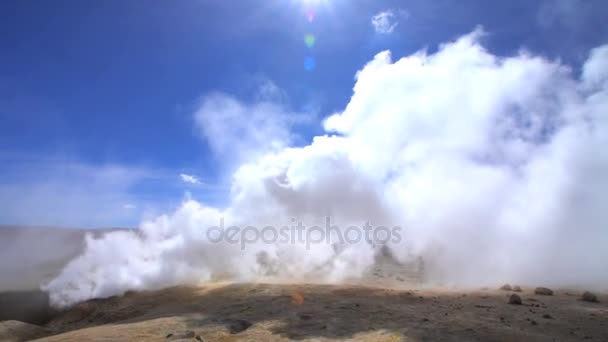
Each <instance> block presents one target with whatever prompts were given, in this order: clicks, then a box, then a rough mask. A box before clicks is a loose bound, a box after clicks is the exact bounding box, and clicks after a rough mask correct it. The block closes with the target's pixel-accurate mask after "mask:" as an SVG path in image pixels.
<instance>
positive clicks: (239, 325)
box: [224, 319, 252, 334]
mask: <svg viewBox="0 0 608 342" xmlns="http://www.w3.org/2000/svg"><path fill="white" fill-rule="evenodd" d="M224 323H225V324H226V325H227V327H228V331H230V333H231V334H238V333H240V332H243V331H245V330H247V329H249V327H251V326H252V324H251V322H249V321H246V320H244V319H227V320H225V321H224Z"/></svg>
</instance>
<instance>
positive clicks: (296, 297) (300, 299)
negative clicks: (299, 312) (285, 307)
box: [291, 292, 304, 305]
mask: <svg viewBox="0 0 608 342" xmlns="http://www.w3.org/2000/svg"><path fill="white" fill-rule="evenodd" d="M291 303H293V304H296V305H302V304H303V303H304V296H303V295H302V294H301V293H300V292H294V293H292V294H291Z"/></svg>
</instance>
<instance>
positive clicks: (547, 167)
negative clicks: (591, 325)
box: [45, 30, 608, 305]
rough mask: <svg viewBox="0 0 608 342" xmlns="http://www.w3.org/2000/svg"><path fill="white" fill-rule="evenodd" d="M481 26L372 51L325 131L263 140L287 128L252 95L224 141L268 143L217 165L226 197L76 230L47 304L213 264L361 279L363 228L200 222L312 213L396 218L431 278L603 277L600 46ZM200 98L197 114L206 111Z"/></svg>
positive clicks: (604, 110) (562, 280) (603, 80)
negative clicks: (73, 252)
mask: <svg viewBox="0 0 608 342" xmlns="http://www.w3.org/2000/svg"><path fill="white" fill-rule="evenodd" d="M482 35H483V32H481V30H476V31H474V32H472V33H471V34H468V35H465V36H463V37H461V38H460V39H458V40H457V41H455V42H451V43H449V44H445V45H443V46H441V47H440V49H439V51H437V52H436V53H434V54H428V53H426V52H424V51H420V52H418V53H416V54H414V55H411V56H409V57H405V58H402V59H400V60H398V61H396V62H393V61H392V60H391V55H390V53H389V52H388V51H385V52H381V53H379V54H378V55H377V56H376V57H375V58H374V59H373V60H372V61H370V62H369V63H368V64H367V65H366V66H365V67H364V68H363V69H362V70H361V71H359V72H358V73H357V77H356V84H355V87H354V94H353V96H352V98H351V100H350V103H348V105H347V106H346V109H345V110H344V111H343V112H341V113H336V114H333V115H331V116H329V117H328V118H327V119H326V120H325V121H324V128H325V130H326V132H327V135H324V136H317V137H315V138H314V139H313V141H312V143H310V144H309V145H308V146H305V147H298V148H284V147H280V146H281V145H280V144H276V143H275V140H276V139H279V140H280V139H282V137H287V136H290V134H289V132H283V131H281V129H282V128H285V129H288V127H289V125H288V124H284V123H279V124H275V125H272V126H269V125H271V124H272V123H269V122H266V121H267V120H262V119H259V118H260V115H261V114H260V111H261V110H263V109H264V108H269V109H271V110H272V112H273V114H272V115H273V116H277V111H280V110H281V107H280V106H279V105H274V106H267V105H256V106H255V108H253V109H254V110H255V113H256V116H255V117H256V118H258V119H259V120H258V121H260V122H261V124H262V125H264V126H265V127H266V130H260V131H257V133H256V134H253V135H252V133H251V132H249V133H243V132H240V133H239V132H236V133H234V136H232V137H230V138H233V139H236V140H238V139H239V137H247V136H254V137H255V139H254V140H255V142H256V143H259V144H261V145H264V142H265V141H267V142H273V143H272V144H267V145H268V146H270V147H269V148H267V149H266V150H265V151H266V152H265V153H264V154H261V156H260V157H256V158H255V159H254V160H249V161H247V162H245V163H244V164H243V165H241V166H240V167H239V168H238V169H237V170H236V172H234V175H233V182H232V191H231V194H230V198H231V201H230V204H229V205H228V206H227V207H226V208H224V209H220V208H214V207H209V206H207V205H205V204H203V203H198V202H196V201H193V200H188V201H186V202H185V203H183V205H182V206H181V207H180V208H179V209H178V210H177V211H176V212H175V213H173V214H170V215H166V216H161V217H159V218H157V219H156V220H154V221H149V222H145V223H143V224H142V226H141V231H140V232H139V233H137V234H136V233H132V232H116V233H111V234H109V235H107V236H106V237H105V238H103V239H93V238H89V239H88V240H87V246H86V251H85V253H84V254H83V255H81V256H80V257H78V258H76V259H75V260H73V261H72V262H71V263H70V264H69V265H68V266H67V267H66V268H65V269H64V270H63V272H62V273H61V275H60V276H59V277H57V278H56V279H54V280H53V281H51V282H50V283H49V284H48V285H47V286H46V287H45V289H46V290H48V291H49V292H50V294H51V297H52V301H53V303H55V304H56V305H69V304H72V303H75V302H77V301H81V300H85V299H88V298H92V297H104V296H109V295H114V294H121V293H123V292H125V291H126V290H129V289H149V288H159V287H163V286H169V285H174V284H180V283H195V282H204V281H209V280H213V279H218V278H223V277H228V278H230V279H235V280H237V281H238V280H243V281H248V280H254V279H257V278H258V277H259V276H260V275H265V274H269V273H270V274H274V275H275V276H276V277H279V278H289V279H302V280H306V281H311V279H313V280H314V279H318V280H319V281H340V280H342V279H346V278H348V277H356V276H358V275H360V274H362V272H364V271H365V269H366V268H367V267H368V266H370V265H371V264H372V263H373V262H374V254H375V252H376V250H377V247H374V246H372V245H371V244H369V243H367V242H365V241H361V242H359V243H354V244H346V245H342V246H338V247H336V246H335V245H332V244H327V243H317V244H313V245H311V246H310V247H309V248H307V247H306V245H303V244H297V243H296V244H291V243H279V242H277V243H264V242H262V241H258V242H257V243H252V244H249V245H247V246H246V248H245V249H241V246H240V245H239V244H228V243H219V244H218V243H212V242H211V241H210V240H209V239H210V237H209V234H207V229H208V228H209V227H212V226H217V225H218V224H219V222H220V221H221V219H223V220H224V222H225V223H226V224H227V225H239V226H241V227H245V226H248V225H255V226H256V227H264V226H265V225H269V224H270V225H274V226H276V227H279V226H282V225H286V224H290V223H291V222H292V221H291V219H292V218H296V219H297V220H301V221H303V222H308V223H314V222H317V223H318V222H322V220H323V217H325V216H326V215H329V216H331V217H332V222H334V223H336V224H338V225H340V226H342V227H346V226H348V225H352V224H355V225H359V226H361V225H362V224H363V223H364V222H366V221H370V222H372V224H374V225H380V224H384V225H388V226H391V227H392V226H394V225H398V226H400V227H402V232H401V237H402V239H400V241H398V242H394V241H393V242H389V243H388V246H389V248H390V249H391V250H392V252H393V254H394V255H395V257H396V258H398V259H400V260H403V261H405V260H408V259H409V258H412V257H417V256H422V257H423V258H424V260H425V261H426V263H427V266H426V270H427V273H428V274H427V275H426V276H427V279H428V281H429V282H430V283H434V284H442V285H453V286H471V285H483V284H495V283H498V282H504V281H508V282H518V283H522V284H537V283H542V284H547V285H564V286H567V285H581V286H583V285H584V286H590V287H595V288H597V287H602V288H606V287H608V272H606V261H608V226H607V222H608V148H607V147H608V45H606V46H602V47H599V48H597V49H594V50H592V51H591V52H590V56H589V58H588V60H587V61H586V62H585V63H584V66H583V68H582V70H581V72H580V73H579V72H578V71H577V70H573V69H571V68H569V67H568V66H565V65H563V64H561V63H560V62H559V61H550V60H547V59H544V58H542V57H539V56H534V55H531V54H530V53H528V52H525V51H522V52H521V53H519V54H518V55H516V56H513V57H508V58H502V57H497V56H494V55H492V54H491V53H489V52H488V51H486V50H484V48H483V47H482V46H481V45H480V44H479V39H480V37H481V36H482ZM214 101H216V102H214V103H213V106H210V105H209V104H203V108H204V111H205V112H204V113H202V114H201V112H199V113H197V115H205V113H206V112H208V111H209V108H220V107H221V104H220V105H218V102H217V98H215V99H214ZM214 106H215V107H214ZM233 106H242V104H238V103H235V104H233ZM239 108H240V110H241V111H243V108H241V107H239ZM201 110H203V109H201ZM218 110H219V109H218ZM245 112H246V110H245ZM207 114H209V113H207ZM209 115H211V114H209ZM262 117H263V116H262ZM232 121H234V120H232ZM234 122H238V120H236V121H234ZM239 125H241V126H243V124H242V123H239ZM241 126H239V127H241ZM268 127H270V128H272V129H268ZM277 127H278V128H277ZM286 127H287V128H286ZM258 128H259V127H258ZM240 129H245V128H243V127H241V128H240ZM248 129H256V127H249V128H248ZM211 131H212V132H216V131H218V127H213V129H212V130H211ZM219 131H220V132H221V131H222V130H221V129H219ZM264 132H270V133H273V132H274V133H277V134H278V137H277V136H264V137H261V136H260V135H259V134H262V133H264ZM254 133H255V132H254ZM258 133H259V134H258ZM274 133H273V134H274ZM262 138H263V139H262ZM218 139H220V137H218ZM283 140H284V139H283ZM281 141H282V140H281ZM242 143H243V141H242V140H239V144H242ZM216 144H217V142H216ZM242 145H243V144H242ZM244 145H246V144H244ZM221 146H224V145H221ZM233 146H239V145H233ZM277 146H279V147H277ZM245 147H247V148H251V146H245ZM225 150H230V149H228V148H225ZM236 152H238V151H233V152H231V153H230V154H225V155H223V157H224V158H230V157H231V154H234V153H236ZM269 270H271V272H270V271H269Z"/></svg>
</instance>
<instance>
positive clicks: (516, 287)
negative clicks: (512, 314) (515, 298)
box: [513, 285, 521, 292]
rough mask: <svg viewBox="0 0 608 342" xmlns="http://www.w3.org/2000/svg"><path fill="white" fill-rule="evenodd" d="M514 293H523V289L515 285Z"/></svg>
mask: <svg viewBox="0 0 608 342" xmlns="http://www.w3.org/2000/svg"><path fill="white" fill-rule="evenodd" d="M513 291H515V292H521V287H519V285H515V286H513Z"/></svg>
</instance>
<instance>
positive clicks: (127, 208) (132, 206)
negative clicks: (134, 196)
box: [122, 203, 137, 210]
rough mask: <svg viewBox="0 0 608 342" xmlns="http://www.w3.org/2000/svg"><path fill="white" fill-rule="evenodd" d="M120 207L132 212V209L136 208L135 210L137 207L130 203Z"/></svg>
mask: <svg viewBox="0 0 608 342" xmlns="http://www.w3.org/2000/svg"><path fill="white" fill-rule="evenodd" d="M122 207H123V208H124V209H125V210H133V209H136V208H137V206H136V205H135V204H132V203H126V204H123V205H122Z"/></svg>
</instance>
